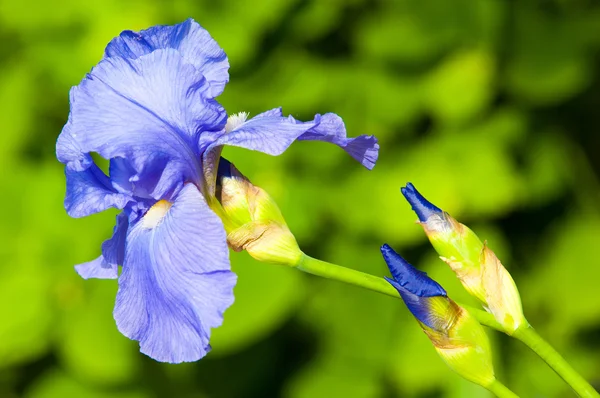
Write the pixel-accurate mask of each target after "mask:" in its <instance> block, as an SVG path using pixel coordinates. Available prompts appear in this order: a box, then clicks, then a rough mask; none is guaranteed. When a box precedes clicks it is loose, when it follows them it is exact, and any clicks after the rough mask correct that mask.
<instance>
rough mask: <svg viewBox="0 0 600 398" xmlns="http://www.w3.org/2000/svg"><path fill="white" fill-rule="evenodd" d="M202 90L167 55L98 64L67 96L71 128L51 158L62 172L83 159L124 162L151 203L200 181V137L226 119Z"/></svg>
mask: <svg viewBox="0 0 600 398" xmlns="http://www.w3.org/2000/svg"><path fill="white" fill-rule="evenodd" d="M209 89H210V87H209V85H208V83H207V82H206V80H205V79H204V77H203V76H202V74H201V73H199V72H198V71H197V70H196V68H195V67H194V66H193V65H191V64H187V63H185V61H184V60H183V58H182V57H181V55H180V54H179V53H178V52H177V51H176V50H173V49H165V50H156V51H154V52H152V53H150V54H147V55H144V56H141V57H139V58H137V59H134V60H129V59H124V58H118V57H111V58H105V59H104V60H102V61H101V62H100V63H99V64H98V65H97V66H96V67H95V68H94V69H93V70H92V72H91V73H90V74H89V75H88V76H87V77H86V78H85V79H84V80H83V81H82V82H81V84H80V85H79V86H77V87H74V88H73V89H72V90H71V115H70V123H67V126H65V129H64V130H63V133H62V134H61V137H59V143H57V156H58V158H59V159H60V160H61V161H62V162H64V163H67V164H68V165H71V164H74V163H77V162H80V161H81V159H84V158H85V157H86V156H87V154H88V153H89V152H97V153H99V154H100V155H101V156H102V157H104V158H106V159H112V158H114V157H121V158H125V159H127V160H128V161H129V164H130V165H131V167H132V168H133V169H134V170H135V171H136V173H137V176H136V180H137V181H138V183H139V184H142V185H145V186H146V187H147V188H148V189H150V192H149V194H150V195H151V196H152V197H154V198H156V199H159V198H163V197H165V196H168V195H169V194H174V193H176V191H177V190H178V189H180V188H181V186H182V184H183V183H184V182H185V181H194V182H198V181H197V180H198V179H199V178H200V177H199V176H201V168H200V165H199V153H200V152H199V149H198V145H199V141H200V139H201V135H202V133H203V132H205V131H210V130H220V129H222V128H223V126H224V124H225V120H226V113H225V111H224V110H223V108H222V107H221V106H220V105H218V103H216V102H215V101H214V100H212V99H209V98H208V97H207V95H208V90H209ZM63 135H64V137H63ZM73 148H77V149H79V150H80V153H79V154H77V153H74V150H73Z"/></svg>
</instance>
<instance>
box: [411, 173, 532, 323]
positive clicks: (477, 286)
mask: <svg viewBox="0 0 600 398" xmlns="http://www.w3.org/2000/svg"><path fill="white" fill-rule="evenodd" d="M402 194H403V195H404V197H405V198H406V200H407V201H408V202H409V203H410V204H411V206H412V209H413V210H414V211H415V213H416V214H417V216H418V217H419V221H420V224H421V226H422V227H423V229H424V230H425V234H426V235H427V237H428V238H429V241H430V242H431V244H432V245H433V247H434V248H435V250H436V251H437V252H438V254H439V255H440V258H441V259H442V260H443V261H444V262H446V263H447V264H448V265H449V266H450V268H451V269H452V270H453V271H454V272H455V273H456V276H457V277H458V278H459V279H460V281H461V283H462V285H463V286H464V287H465V289H466V290H467V291H468V292H469V293H470V294H471V295H472V296H474V297H476V298H477V299H478V300H479V301H481V302H482V303H483V305H484V306H485V307H486V309H487V310H488V311H489V312H490V313H492V314H493V315H494V317H495V318H496V320H497V321H498V322H499V323H500V324H502V326H503V327H504V328H505V330H506V332H507V333H509V334H511V333H513V332H514V331H515V330H516V329H517V328H518V327H519V326H520V325H522V324H526V323H527V322H526V320H525V317H524V315H523V308H522V306H521V298H520V296H519V292H518V290H517V286H516V285H515V282H514V281H513V279H512V277H511V276H510V274H509V273H508V271H507V270H506V268H504V266H503V265H502V264H501V263H500V261H499V260H498V258H497V257H496V255H495V254H494V252H492V251H491V250H490V249H489V248H488V247H487V246H486V245H485V244H484V243H482V242H481V240H480V239H479V238H478V237H477V235H476V234H475V233H474V232H473V231H471V230H470V229H469V228H468V227H467V226H465V225H463V224H461V223H459V222H458V221H456V220H455V219H454V218H452V217H451V216H450V215H449V214H448V213H446V212H444V211H442V210H441V209H439V208H438V207H436V206H435V205H433V204H431V203H430V202H429V201H428V200H427V199H425V198H424V197H423V196H422V195H421V194H420V193H419V192H418V191H417V190H416V189H415V187H414V186H413V185H412V184H410V183H409V184H407V186H406V187H405V188H402Z"/></svg>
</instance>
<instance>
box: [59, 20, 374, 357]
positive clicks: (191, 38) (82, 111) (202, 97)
mask: <svg viewBox="0 0 600 398" xmlns="http://www.w3.org/2000/svg"><path fill="white" fill-rule="evenodd" d="M228 68H229V63H228V60H227V56H226V55H225V52H224V51H223V50H222V49H221V48H220V47H219V45H218V44H217V43H216V42H215V41H214V40H213V38H212V37H211V36H210V35H209V33H208V32H207V31H206V30H205V29H203V28H202V27H201V26H200V25H198V24H197V23H196V22H195V21H193V20H192V19H188V20H187V21H185V22H183V23H181V24H178V25H174V26H155V27H151V28H149V29H147V30H143V31H141V32H139V33H136V32H132V31H124V32H122V33H121V34H120V35H119V36H118V37H116V38H114V39H113V40H112V41H111V42H110V43H109V44H108V46H107V47H106V50H105V54H104V57H103V59H102V60H101V61H100V62H99V63H98V64H97V65H96V66H95V67H94V68H93V69H92V70H91V72H90V73H89V74H87V75H86V77H85V78H84V79H83V80H82V81H81V83H80V84H79V85H78V86H76V87H73V88H72V89H71V92H70V105H71V108H70V114H69V119H68V121H67V123H66V125H65V126H64V128H63V130H62V132H61V134H60V136H59V137H58V141H57V144H56V154H57V158H58V160H59V161H60V162H62V163H64V164H65V174H66V178H67V192H66V197H65V208H66V210H67V212H68V214H69V215H71V216H72V217H85V216H88V215H90V214H93V213H97V212H101V211H104V210H106V209H108V208H117V209H121V210H122V212H121V213H120V214H119V215H117V219H116V226H115V228H114V232H113V235H112V237H111V238H110V239H108V240H107V241H105V242H104V243H103V244H102V254H101V255H100V256H99V257H98V258H96V259H95V260H92V261H90V262H88V263H85V264H81V265H77V266H76V267H75V268H76V270H77V272H78V273H79V275H81V276H82V277H83V278H86V279H87V278H107V279H110V278H113V279H114V278H118V284H119V289H118V293H117V298H116V303H115V308H114V318H115V320H116V323H117V327H118V329H119V331H120V332H121V333H123V334H124V335H125V336H127V337H128V338H130V339H133V340H137V341H139V344H140V350H141V352H143V353H144V354H146V355H148V356H150V357H152V358H154V359H156V360H158V361H164V362H173V363H177V362H184V361H195V360H198V359H200V358H202V357H203V356H204V355H206V353H207V352H208V351H209V350H210V345H209V338H210V331H211V328H214V327H217V326H219V325H221V323H222V321H223V312H224V311H225V310H226V309H227V308H228V307H229V306H230V305H231V304H232V303H233V300H234V297H233V287H234V285H235V283H236V276H235V274H233V273H232V272H231V269H230V264H229V252H228V247H227V241H226V235H225V230H224V228H223V223H222V221H221V219H220V218H219V217H218V216H217V214H216V213H215V212H213V210H212V209H211V205H212V204H214V203H215V180H216V177H217V176H216V170H217V169H218V161H219V159H220V153H221V148H222V147H223V146H224V145H233V146H238V147H243V148H247V149H251V150H256V151H260V152H264V153H267V154H270V155H279V154H281V153H283V152H284V151H285V150H286V149H287V148H288V147H289V146H290V145H291V144H292V143H293V142H294V141H296V140H316V141H326V142H331V143H333V144H336V145H338V146H340V147H341V148H343V149H344V150H345V151H346V152H347V153H349V154H350V155H351V156H352V157H353V158H355V159H356V160H358V161H359V162H361V163H362V164H363V165H364V166H365V167H367V168H369V169H370V168H372V167H373V166H374V164H375V161H376V159H377V153H378V148H379V147H378V144H377V140H376V139H375V138H374V137H372V136H360V137H357V138H346V131H345V127H344V123H343V122H342V120H341V118H340V117H339V116H337V115H335V114H332V113H327V114H324V115H316V116H315V118H314V119H313V120H311V121H308V122H300V121H298V120H296V119H294V118H293V117H291V116H288V117H284V116H283V115H282V112H281V109H280V108H276V109H273V110H270V111H267V112H264V113H262V114H259V115H257V116H255V117H254V118H252V119H250V120H246V118H247V114H245V113H242V114H238V115H234V116H230V117H228V115H227V113H226V111H225V110H224V109H223V107H222V106H221V105H220V104H219V103H218V102H217V101H216V100H215V97H217V96H218V95H219V94H221V93H222V92H223V89H224V88H225V84H226V83H227V82H228V80H229V74H228ZM92 153H97V154H98V155H100V156H101V157H103V158H104V159H107V160H109V175H106V174H105V173H104V172H103V171H102V170H101V169H100V168H99V167H98V166H97V165H96V164H95V163H94V161H93V159H92V156H91V154H92ZM118 266H122V271H121V273H120V275H119V272H118Z"/></svg>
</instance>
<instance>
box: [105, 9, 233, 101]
mask: <svg viewBox="0 0 600 398" xmlns="http://www.w3.org/2000/svg"><path fill="white" fill-rule="evenodd" d="M165 48H172V49H175V50H178V51H179V52H180V53H181V56H182V57H183V59H184V60H185V61H186V62H187V63H190V64H192V65H194V66H195V67H196V68H197V69H198V70H199V71H200V73H202V74H203V75H204V77H205V78H206V80H207V81H208V83H209V85H210V90H209V95H210V97H211V98H214V97H216V96H217V95H219V94H221V93H222V92H223V89H224V88H225V84H226V83H227V82H228V81H229V73H228V72H227V70H228V69H229V62H228V61H227V56H226V55H225V52H224V51H223V49H221V47H219V45H218V44H217V42H216V41H215V40H214V39H213V38H212V37H211V36H210V34H209V33H208V32H207V31H206V30H205V29H204V28H202V27H201V26H200V25H199V24H198V23H197V22H196V21H194V20H193V19H191V18H190V19H188V20H187V21H185V22H182V23H180V24H177V25H173V26H153V27H151V28H149V29H146V30H142V31H140V32H139V33H138V32H132V31H130V30H126V31H124V32H122V33H121V34H120V35H119V36H118V37H115V38H114V39H113V40H112V41H111V42H110V43H108V46H106V52H105V54H106V56H107V57H122V58H129V59H136V58H139V57H141V56H142V55H145V54H149V53H151V52H152V51H155V50H159V49H165Z"/></svg>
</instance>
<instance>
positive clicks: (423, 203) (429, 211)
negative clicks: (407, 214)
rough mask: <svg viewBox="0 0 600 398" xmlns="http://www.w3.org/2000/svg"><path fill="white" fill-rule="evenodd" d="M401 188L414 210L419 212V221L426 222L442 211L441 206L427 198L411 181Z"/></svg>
mask: <svg viewBox="0 0 600 398" xmlns="http://www.w3.org/2000/svg"><path fill="white" fill-rule="evenodd" d="M400 190H401V191H402V195H404V197H405V198H406V200H407V201H408V203H410V205H411V207H412V209H413V211H414V212H415V213H417V217H419V221H421V222H426V221H427V219H428V218H429V217H431V216H432V215H433V214H436V213H442V210H441V209H440V208H438V207H437V206H435V205H433V204H432V203H431V202H429V201H428V200H427V199H425V198H424V197H423V195H421V194H420V193H419V191H417V189H416V188H415V186H414V185H413V184H411V183H410V182H409V183H408V184H406V187H404V188H401V189H400Z"/></svg>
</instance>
